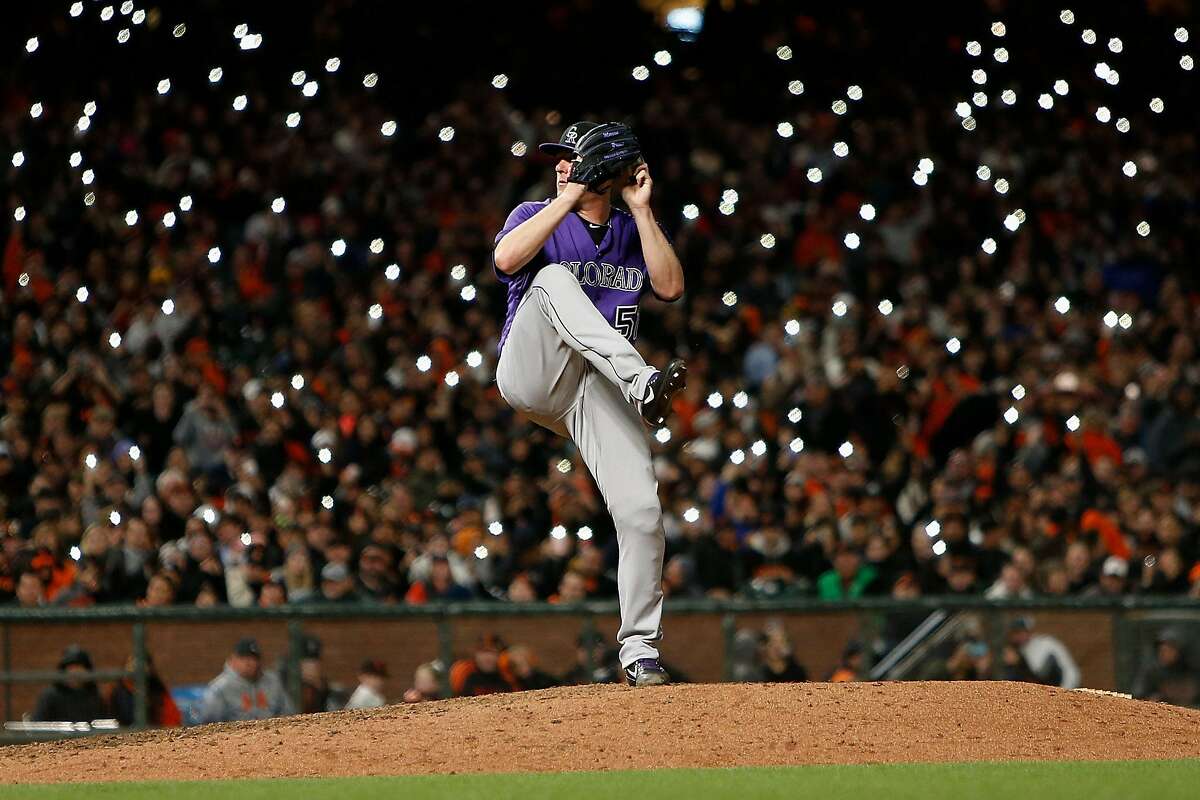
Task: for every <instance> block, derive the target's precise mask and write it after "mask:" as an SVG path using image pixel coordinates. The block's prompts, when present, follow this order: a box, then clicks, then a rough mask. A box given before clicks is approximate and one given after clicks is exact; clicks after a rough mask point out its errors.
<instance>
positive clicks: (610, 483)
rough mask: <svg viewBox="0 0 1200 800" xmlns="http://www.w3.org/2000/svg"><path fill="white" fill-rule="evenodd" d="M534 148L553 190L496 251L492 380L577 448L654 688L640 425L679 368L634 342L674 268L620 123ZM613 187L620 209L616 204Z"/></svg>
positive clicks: (654, 565)
mask: <svg viewBox="0 0 1200 800" xmlns="http://www.w3.org/2000/svg"><path fill="white" fill-rule="evenodd" d="M540 149H541V150H542V152H544V153H546V154H547V155H550V156H553V157H555V158H557V159H558V163H557V164H556V166H555V169H554V172H555V178H556V181H555V188H556V193H557V196H556V197H555V198H553V199H547V200H544V201H541V202H528V203H522V204H520V205H519V206H517V207H516V208H515V209H514V210H513V211H512V213H511V214H509V216H508V219H507V221H506V222H505V224H504V228H503V229H502V230H501V231H500V232H499V233H498V234H497V235H496V247H495V250H494V251H493V263H494V266H495V272H496V277H497V279H498V280H499V281H500V282H501V283H502V284H504V285H505V287H506V288H507V290H508V303H507V310H506V314H505V320H504V326H503V328H502V329H501V332H500V342H499V346H498V351H499V355H500V358H499V361H498V362H497V365H496V385H497V387H498V388H499V390H500V394H501V395H502V396H503V397H504V399H505V401H507V402H508V404H509V405H510V406H512V408H513V409H514V410H516V411H519V412H521V413H522V414H525V415H526V416H528V417H529V419H531V420H532V421H533V422H536V423H537V424H538V425H541V426H542V427H544V428H546V429H547V430H550V431H552V432H554V433H556V434H558V435H560V436H564V437H567V438H569V439H571V440H572V441H573V442H574V443H575V444H576V446H577V447H578V448H579V452H580V455H581V456H582V457H583V460H584V462H585V463H586V464H587V467H588V470H589V471H590V472H591V474H592V477H593V478H595V480H596V483H597V485H598V486H599V487H600V491H601V493H602V494H603V495H604V499H605V502H606V504H607V506H608V510H609V513H610V514H611V515H612V518H613V523H614V527H615V528H616V533H617V542H618V546H619V563H618V568H617V584H618V598H619V601H620V607H621V627H620V630H619V631H618V632H617V639H618V641H620V642H621V663H622V665H623V666H624V667H625V670H626V676H627V678H628V680H629V682H630V683H631V684H634V685H637V686H648V685H655V684H663V683H667V682H668V681H669V678H668V676H667V673H666V671H665V670H664V669H663V668H662V666H661V665H660V664H659V663H658V649H657V643H658V640H659V639H660V638H661V637H662V602H663V592H662V567H663V551H664V544H665V536H664V532H663V523H662V508H661V506H660V504H659V498H658V481H657V479H656V478H655V474H654V468H653V465H652V463H651V457H650V440H649V433H648V430H647V427H646V426H647V425H650V426H658V425H662V424H663V422H664V421H665V419H666V417H667V415H668V414H669V413H670V410H671V401H672V397H673V396H674V394H675V393H676V392H678V391H679V390H681V389H682V388H683V387H684V385H685V383H686V376H687V367H686V366H685V364H684V363H683V360H682V359H674V360H673V361H671V362H670V363H669V364H667V365H666V367H664V368H663V369H661V370H659V369H656V368H655V367H653V366H651V365H649V364H647V363H646V361H645V359H644V358H643V357H642V356H641V354H640V353H638V351H637V350H636V349H635V348H634V346H633V343H634V341H635V340H636V339H637V331H638V319H639V302H640V300H641V298H642V296H643V295H644V294H646V293H652V294H653V295H655V296H656V297H658V298H659V299H661V300H664V301H667V302H670V301H674V300H677V299H678V298H679V297H680V296H681V295H682V294H683V288H684V279H683V267H682V265H681V264H680V262H679V258H678V257H677V256H676V255H675V251H674V249H673V248H672V246H671V243H670V241H669V240H668V239H667V237H666V234H665V233H663V231H662V229H661V227H660V226H659V224H658V222H657V221H656V220H655V219H654V214H653V212H652V211H651V209H650V194H651V190H652V187H653V181H652V180H651V178H650V169H649V167H648V166H647V165H646V164H645V162H644V160H643V159H642V152H641V145H640V144H639V143H638V141H637V139H636V137H634V135H633V131H632V130H630V129H629V127H628V126H626V125H623V124H621V123H612V122H610V123H603V124H597V123H594V122H588V121H581V122H576V123H575V124H573V125H570V126H568V127H567V129H566V130H565V131H564V132H563V135H562V138H561V139H560V140H559V141H558V142H548V143H545V144H543V145H541V147H540ZM618 193H619V197H620V199H622V200H623V201H624V202H625V204H626V206H627V207H628V209H629V210H628V211H624V210H621V209H616V208H614V207H613V199H614V196H617V195H618Z"/></svg>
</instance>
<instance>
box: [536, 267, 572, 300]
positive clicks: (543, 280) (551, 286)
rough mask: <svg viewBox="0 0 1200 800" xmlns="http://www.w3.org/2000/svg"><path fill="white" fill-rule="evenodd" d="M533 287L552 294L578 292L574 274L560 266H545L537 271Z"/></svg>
mask: <svg viewBox="0 0 1200 800" xmlns="http://www.w3.org/2000/svg"><path fill="white" fill-rule="evenodd" d="M533 285H534V286H541V287H542V288H543V289H545V290H546V291H548V292H550V293H551V294H554V293H555V292H559V291H563V290H570V289H576V290H579V279H578V278H576V277H575V273H573V272H571V270H570V269H568V268H567V267H564V266H563V265H562V264H547V265H546V266H544V267H542V268H541V269H540V270H538V274H537V275H535V276H534V278H533ZM580 291H581V290H580Z"/></svg>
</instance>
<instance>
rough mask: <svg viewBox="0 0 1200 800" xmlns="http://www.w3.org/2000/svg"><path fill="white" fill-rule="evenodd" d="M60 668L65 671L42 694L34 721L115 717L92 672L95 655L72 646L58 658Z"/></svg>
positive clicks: (71, 720) (66, 720) (86, 720)
mask: <svg viewBox="0 0 1200 800" xmlns="http://www.w3.org/2000/svg"><path fill="white" fill-rule="evenodd" d="M58 669H59V671H60V672H63V673H65V674H64V675H63V677H62V678H60V679H59V680H57V681H55V682H54V684H53V685H52V686H49V687H47V688H46V689H45V691H43V692H42V693H41V694H40V695H39V696H38V701H37V706H36V707H35V708H34V710H33V719H34V721H36V722H91V721H92V720H94V719H108V718H109V717H111V716H112V714H110V713H109V710H108V704H106V703H105V702H104V699H103V698H102V697H101V696H100V690H99V689H97V688H96V682H95V681H93V680H92V679H91V677H90V676H89V674H88V673H90V672H91V671H92V657H91V656H90V655H89V654H88V651H87V650H84V649H83V648H81V647H79V646H78V645H74V644H73V645H71V646H70V647H68V648H67V649H66V650H64V651H63V654H62V658H60V659H59V660H58Z"/></svg>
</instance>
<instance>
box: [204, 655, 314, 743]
mask: <svg viewBox="0 0 1200 800" xmlns="http://www.w3.org/2000/svg"><path fill="white" fill-rule="evenodd" d="M295 713H296V709H295V707H294V706H293V705H292V700H291V698H290V697H288V695H287V692H286V691H284V688H283V683H282V682H280V680H279V677H278V676H277V675H275V673H273V672H264V671H263V669H262V650H261V649H259V646H258V640H257V639H253V638H250V637H247V638H245V639H241V640H239V641H238V643H237V644H236V645H234V648H233V653H232V654H231V655H230V656H229V660H228V661H226V662H225V669H224V670H222V671H221V674H220V675H218V676H217V677H216V678H214V679H213V680H212V682H211V683H209V684H208V687H207V688H206V689H205V690H204V698H203V699H202V700H201V703H200V713H199V716H200V721H201V722H234V721H241V720H249V719H268V718H270V717H286V716H290V715H291V714H295Z"/></svg>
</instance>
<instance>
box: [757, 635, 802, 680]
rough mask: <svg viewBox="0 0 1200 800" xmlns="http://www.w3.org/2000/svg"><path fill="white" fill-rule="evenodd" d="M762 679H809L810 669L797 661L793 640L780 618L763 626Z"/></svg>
mask: <svg viewBox="0 0 1200 800" xmlns="http://www.w3.org/2000/svg"><path fill="white" fill-rule="evenodd" d="M761 652H762V666H763V675H762V680H763V681H765V682H767V683H799V682H803V681H807V680H808V670H806V669H804V667H802V666H801V665H800V664H798V663H796V659H795V656H794V654H793V652H792V642H791V640H790V639H789V638H788V635H787V629H786V628H784V627H783V623H782V622H781V621H780V620H768V622H767V624H766V625H765V626H763V638H762V651H761Z"/></svg>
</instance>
